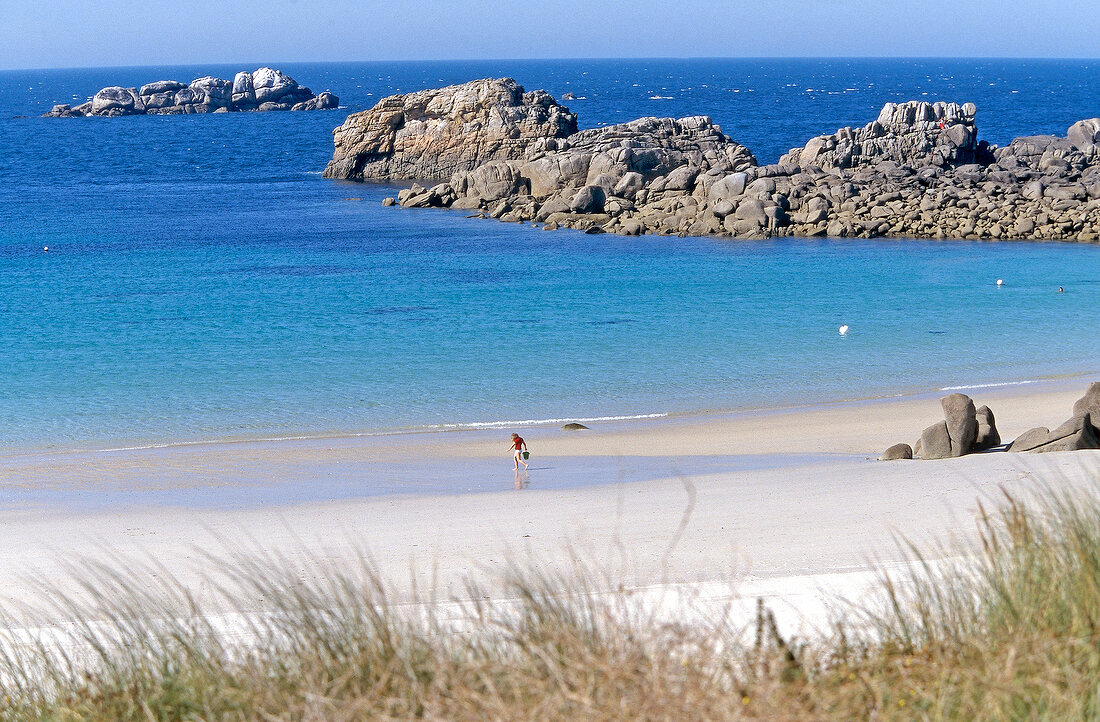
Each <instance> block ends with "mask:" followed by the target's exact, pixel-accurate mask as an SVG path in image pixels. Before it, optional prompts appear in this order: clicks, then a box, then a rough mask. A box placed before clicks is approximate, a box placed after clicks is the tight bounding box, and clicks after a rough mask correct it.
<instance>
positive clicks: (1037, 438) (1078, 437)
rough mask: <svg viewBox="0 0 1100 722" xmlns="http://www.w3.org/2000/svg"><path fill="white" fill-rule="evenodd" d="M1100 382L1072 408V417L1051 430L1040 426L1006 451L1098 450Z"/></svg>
mask: <svg viewBox="0 0 1100 722" xmlns="http://www.w3.org/2000/svg"><path fill="white" fill-rule="evenodd" d="M1097 420H1100V382H1094V383H1092V384H1090V385H1089V388H1088V391H1086V392H1085V395H1084V396H1082V397H1081V398H1079V399H1078V400H1077V402H1076V403H1075V404H1074V405H1073V416H1072V417H1070V419H1069V420H1068V421H1066V422H1065V423H1064V424H1062V425H1061V426H1059V427H1058V428H1057V429H1054V430H1053V431H1052V430H1050V429H1048V428H1046V427H1045V426H1039V427H1036V428H1034V429H1030V430H1028V431H1025V432H1024V433H1022V434H1020V436H1019V437H1018V438H1017V439H1016V440H1015V441H1013V442H1012V444H1011V445H1010V446H1009V447H1008V450H1009V451H1039V452H1042V451H1079V450H1081V449H1100V426H1098V424H1097Z"/></svg>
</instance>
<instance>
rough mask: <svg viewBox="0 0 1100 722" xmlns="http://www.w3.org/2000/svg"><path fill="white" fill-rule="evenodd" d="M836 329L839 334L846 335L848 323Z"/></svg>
mask: <svg viewBox="0 0 1100 722" xmlns="http://www.w3.org/2000/svg"><path fill="white" fill-rule="evenodd" d="M837 331H839V332H840V335H841V336H847V335H848V324H844V325H843V326H841V327H840V328H838V329H837Z"/></svg>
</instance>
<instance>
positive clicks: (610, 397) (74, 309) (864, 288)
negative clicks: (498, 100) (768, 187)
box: [0, 60, 1100, 451]
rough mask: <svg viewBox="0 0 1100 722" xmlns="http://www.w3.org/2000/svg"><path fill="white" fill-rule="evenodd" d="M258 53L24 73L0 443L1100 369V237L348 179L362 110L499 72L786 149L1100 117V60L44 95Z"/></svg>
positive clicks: (269, 430) (742, 401) (734, 68)
mask: <svg viewBox="0 0 1100 722" xmlns="http://www.w3.org/2000/svg"><path fill="white" fill-rule="evenodd" d="M262 64H265V63H262V62H260V63H256V64H255V65H256V66H258V65H262ZM253 67H254V66H251V67H242V66H196V67H167V68H166V67H160V68H102V69H81V70H45V71H11V72H3V73H0V451H4V450H7V451H17V450H26V449H36V448H86V447H104V446H113V445H119V444H134V443H154V444H155V443H164V442H171V441H187V440H204V439H220V438H237V437H279V436H287V435H310V434H328V433H360V432H365V433H370V432H375V431H386V430H395V429H410V428H426V427H433V426H438V425H443V426H451V425H462V424H482V423H491V422H517V421H523V420H541V419H559V418H560V419H576V418H592V417H608V416H631V415H646V414H665V413H675V412H684V411H696V410H704V409H737V408H744V407H752V406H768V405H775V404H786V403H800V402H815V401H827V400H841V399H850V398H857V397H867V396H880V395H883V396H885V395H892V394H897V393H903V392H909V391H921V390H933V389H939V388H944V387H951V386H971V385H981V384H991V383H1003V382H1018V381H1026V380H1029V379H1034V378H1038V377H1042V376H1048V375H1057V374H1067V373H1078V372H1093V371H1098V370H1100V356H1098V352H1100V340H1098V339H1100V335H1098V334H1097V323H1096V309H1097V308H1100V247H1096V246H1084V245H1073V244H1028V243H1002V244H982V243H961V242H941V243H935V242H923V241H852V240H809V241H806V240H778V241H767V242H744V241H739V242H731V241H722V240H713V239H697V238H687V239H680V238H665V237H661V238H640V239H639V238H620V237H617V236H608V235H602V236H586V235H583V234H580V233H575V232H571V231H559V232H555V233H548V232H542V231H540V230H535V229H532V228H530V227H526V226H521V225H510V224H501V223H497V222H493V221H478V220H469V219H466V218H464V217H463V215H462V214H461V213H457V212H445V211H405V210H400V209H394V208H382V207H381V205H380V203H379V201H380V200H381V198H383V197H384V196H386V195H390V194H392V193H393V189H392V188H387V187H383V186H376V185H374V186H372V185H358V184H349V183H342V182H334V181H329V180H325V179H322V178H321V177H320V172H321V170H322V169H323V168H324V166H325V163H326V162H327V161H328V159H329V157H330V156H331V150H332V141H331V134H330V131H331V130H332V128H333V127H335V126H337V125H339V124H340V123H341V122H342V121H343V120H344V117H345V116H346V115H347V114H348V113H350V112H354V111H357V110H361V109H364V108H366V107H369V106H371V105H373V104H374V103H375V102H377V100H378V99H380V98H382V97H383V96H385V95H388V94H391V93H395V92H408V91H413V90H417V89H421V88H425V87H434V86H440V85H445V84H450V83H457V82H462V81H466V80H470V79H474V78H479V77H488V76H505V75H507V76H513V77H515V78H517V79H518V80H519V81H520V83H521V84H523V85H524V86H525V87H527V88H528V89H534V88H545V89H547V90H549V91H550V92H551V93H553V94H554V95H555V96H558V97H560V96H561V95H562V94H563V93H565V92H567V91H572V92H573V93H575V94H576V95H577V96H578V100H576V101H570V102H568V103H567V104H568V105H569V106H570V107H571V108H572V109H573V110H574V111H576V112H577V113H578V114H579V116H580V125H581V126H582V127H592V126H596V125H601V124H608V123H615V122H620V121H624V120H629V119H632V118H636V117H639V116H643V115H671V116H684V115H696V114H709V115H711V116H713V117H714V118H715V119H716V120H717V121H718V122H719V123H721V125H722V127H723V129H724V130H725V131H726V132H727V133H728V134H729V135H731V136H733V137H734V138H735V139H737V140H738V141H740V142H741V143H743V144H745V145H747V146H748V147H749V148H750V149H751V150H752V151H753V152H754V153H755V154H756V156H757V158H758V159H759V160H760V162H762V163H766V162H774V161H775V160H777V159H778V157H779V155H780V154H781V153H783V152H785V151H786V150H787V149H788V148H790V147H792V146H795V145H801V144H803V143H804V142H805V141H806V140H807V139H808V138H810V137H812V136H814V135H817V134H820V133H824V132H832V131H833V130H835V129H836V128H838V127H840V126H843V125H862V124H864V123H866V122H869V121H870V120H871V119H873V118H874V117H875V116H876V115H877V113H878V110H879V108H880V107H881V105H882V104H883V103H884V102H887V101H896V100H906V99H914V98H916V99H927V100H955V101H959V102H963V101H973V102H975V103H976V104H977V106H978V111H979V113H978V124H979V130H980V134H981V137H982V138H984V139H987V140H989V141H990V142H993V143H999V144H1003V143H1005V142H1007V141H1008V140H1010V139H1011V138H1012V137H1014V136H1017V135H1024V134H1034V133H1060V134H1064V133H1065V129H1066V128H1067V127H1068V126H1069V125H1070V124H1071V123H1073V122H1074V121H1076V120H1079V119H1081V118H1086V117H1095V116H1100V91H1098V90H1097V88H1098V87H1100V86H1098V85H1097V84H1096V83H1095V78H1096V77H1097V74H1098V72H1100V62H1098V61H1002V60H978V61H975V60H828V61H821V60H795V61H789V60H762V61H754V60H691V61H686V60H630V61H576V60H571V61H492V62H449V63H440V62H432V63H345V64H310V65H302V64H287V65H283V66H280V67H281V68H282V69H283V70H285V71H286V72H288V73H289V74H290V75H292V76H293V77H295V78H296V79H297V80H298V81H299V82H301V83H303V84H305V85H308V86H310V87H311V88H312V89H313V90H314V91H320V90H324V89H330V90H332V91H333V92H335V93H336V94H337V95H339V96H340V98H341V104H342V107H341V109H339V110H335V111H323V112H310V113H266V114H221V115H204V116H170V117H163V116H154V117H133V118H117V119H111V118H104V119H99V118H93V119H43V118H39V117H38V116H39V115H40V114H41V113H42V112H44V111H46V110H48V109H49V108H50V107H51V106H52V105H53V104H54V103H57V102H71V103H73V104H75V103H79V102H82V101H83V100H85V99H86V98H87V97H89V96H90V95H91V94H92V93H94V92H95V91H96V90H97V89H99V88H101V87H103V86H107V85H141V84H143V83H146V82H150V81H153V80H158V79H169V78H170V79H177V80H180V81H183V82H188V81H190V80H191V79H192V78H195V77H198V76H201V75H210V74H212V75H219V76H221V77H232V75H233V73H234V72H236V71H238V70H241V69H252V68H253ZM45 246H49V249H50V250H49V252H48V253H45V252H43V247H45ZM998 278H1002V279H1004V281H1005V285H1004V286H1002V287H1000V288H998V287H997V286H996V284H995V281H996V279H998ZM1058 286H1064V287H1065V289H1066V292H1065V293H1062V294H1059V293H1057V292H1056V289H1057V287H1058ZM841 324H847V325H849V326H850V327H851V332H850V333H849V335H848V336H846V337H841V336H840V335H839V334H838V333H837V327H838V326H840V325H841Z"/></svg>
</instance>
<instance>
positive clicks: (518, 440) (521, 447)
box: [512, 434, 527, 471]
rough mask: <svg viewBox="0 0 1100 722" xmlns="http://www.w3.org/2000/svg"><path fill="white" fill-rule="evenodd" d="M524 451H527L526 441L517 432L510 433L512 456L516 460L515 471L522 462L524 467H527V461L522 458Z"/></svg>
mask: <svg viewBox="0 0 1100 722" xmlns="http://www.w3.org/2000/svg"><path fill="white" fill-rule="evenodd" d="M525 451H527V442H526V441H524V440H523V437H522V436H520V435H519V434H512V452H513V454H512V456H513V457H515V460H516V471H519V465H520V464H523V468H524V469H526V468H527V462H526V461H524V460H523V452H525Z"/></svg>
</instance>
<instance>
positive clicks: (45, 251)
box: [42, 246, 50, 253]
mask: <svg viewBox="0 0 1100 722" xmlns="http://www.w3.org/2000/svg"><path fill="white" fill-rule="evenodd" d="M42 251H43V252H44V253H49V252H50V247H49V246H42Z"/></svg>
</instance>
